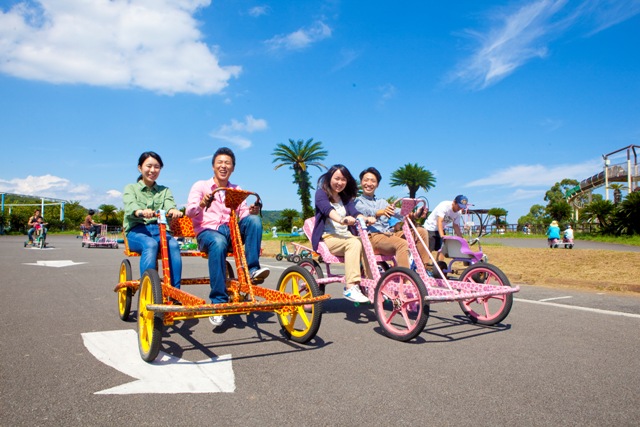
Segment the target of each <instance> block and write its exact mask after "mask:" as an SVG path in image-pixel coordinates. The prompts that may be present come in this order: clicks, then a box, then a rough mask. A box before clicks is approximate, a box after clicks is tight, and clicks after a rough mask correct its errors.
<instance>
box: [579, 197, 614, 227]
mask: <svg viewBox="0 0 640 427" xmlns="http://www.w3.org/2000/svg"><path fill="white" fill-rule="evenodd" d="M614 210H615V206H614V204H613V203H611V201H610V200H594V201H593V202H591V203H589V204H588V205H587V206H585V207H584V210H583V211H582V217H583V218H584V219H586V220H587V221H591V222H595V221H597V222H598V223H599V224H600V228H601V229H602V230H603V231H608V230H609V228H610V225H611V216H612V214H613V212H614Z"/></svg>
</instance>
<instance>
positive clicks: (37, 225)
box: [27, 209, 47, 245]
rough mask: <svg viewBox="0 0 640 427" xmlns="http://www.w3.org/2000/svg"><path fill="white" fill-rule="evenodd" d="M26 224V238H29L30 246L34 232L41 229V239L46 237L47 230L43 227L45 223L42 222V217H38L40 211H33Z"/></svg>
mask: <svg viewBox="0 0 640 427" xmlns="http://www.w3.org/2000/svg"><path fill="white" fill-rule="evenodd" d="M27 224H28V225H29V231H27V237H28V238H29V244H30V245H32V244H33V233H34V232H35V231H36V230H39V229H42V236H43V237H46V236H47V228H46V227H45V225H47V223H46V222H44V218H42V215H40V209H36V210H35V211H33V215H32V216H31V217H30V218H29V221H27Z"/></svg>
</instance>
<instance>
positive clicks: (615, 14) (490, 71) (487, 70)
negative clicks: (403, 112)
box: [452, 0, 640, 89]
mask: <svg viewBox="0 0 640 427" xmlns="http://www.w3.org/2000/svg"><path fill="white" fill-rule="evenodd" d="M638 13H640V2H639V1H638V0H621V1H617V2H615V4H612V2H610V1H605V0H588V1H584V2H568V1H567V0H537V1H534V2H532V3H527V4H525V5H524V6H521V7H519V8H518V9H517V10H515V11H513V12H511V13H503V12H499V13H498V14H497V15H496V16H494V17H490V18H489V20H492V21H494V22H497V23H496V25H494V26H493V27H491V28H490V29H489V30H487V31H486V32H485V33H480V32H478V31H468V32H467V34H468V35H470V36H471V37H472V38H473V39H475V40H476V41H477V43H478V47H477V49H475V51H474V52H473V54H472V55H471V56H470V57H468V58H466V59H464V60H463V61H462V62H461V63H460V65H459V66H458V67H457V69H456V71H455V72H454V73H453V76H452V79H459V80H461V81H463V82H465V83H468V84H469V85H471V86H472V87H474V88H476V89H484V88H486V87H488V86H491V85H493V84H495V83H497V82H499V81H500V80H502V79H504V78H505V77H507V76H509V75H510V74H512V73H513V72H515V71H516V70H517V69H518V68H520V67H521V66H523V65H524V64H526V63H528V62H529V61H531V60H533V59H536V58H545V57H546V56H547V55H548V52H549V46H548V45H549V44H550V43H551V42H552V41H553V40H555V39H557V38H558V37H560V36H562V35H563V34H564V33H565V32H566V31H567V30H568V29H570V28H572V27H575V26H581V27H587V28H586V33H587V34H588V35H593V34H595V33H597V32H599V31H602V30H604V29H606V28H608V27H610V26H612V25H615V24H618V23H620V22H622V21H625V20H627V19H629V18H631V17H632V16H634V15H636V14H638Z"/></svg>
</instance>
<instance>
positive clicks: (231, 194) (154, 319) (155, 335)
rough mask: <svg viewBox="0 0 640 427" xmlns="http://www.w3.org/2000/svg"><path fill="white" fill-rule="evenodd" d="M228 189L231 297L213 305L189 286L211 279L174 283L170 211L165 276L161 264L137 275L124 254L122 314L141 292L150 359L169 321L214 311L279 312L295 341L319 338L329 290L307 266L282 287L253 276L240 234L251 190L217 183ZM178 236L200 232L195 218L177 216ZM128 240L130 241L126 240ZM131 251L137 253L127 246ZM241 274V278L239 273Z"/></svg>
mask: <svg viewBox="0 0 640 427" xmlns="http://www.w3.org/2000/svg"><path fill="white" fill-rule="evenodd" d="M219 191H224V192H225V193H226V194H225V204H226V206H227V207H228V208H230V209H231V218H230V222H229V229H230V231H231V241H232V248H233V253H232V256H233V258H234V260H235V267H236V268H235V273H234V270H233V268H232V267H231V265H230V263H229V262H227V264H228V265H227V293H228V294H229V302H227V303H218V304H210V303H207V301H205V300H204V299H202V298H199V297H197V296H194V295H192V294H190V293H188V292H186V291H184V290H183V289H184V288H185V287H188V286H190V285H208V284H209V278H208V277H203V278H191V279H189V278H182V280H181V286H182V288H181V289H176V288H174V287H172V286H171V279H170V277H171V274H170V265H169V261H168V259H169V256H168V245H167V234H166V233H167V219H166V217H165V213H164V212H158V224H159V228H160V250H159V254H158V257H159V259H160V260H161V269H160V272H161V273H162V278H161V277H160V274H159V271H158V270H157V269H148V270H146V271H145V272H143V274H142V278H141V279H140V280H134V279H132V276H131V263H130V262H129V259H124V260H123V261H122V263H121V264H120V272H119V283H118V284H117V285H116V287H115V289H114V291H115V292H116V293H117V294H118V311H119V315H120V318H121V319H123V320H126V319H128V318H129V315H130V311H131V301H132V298H133V295H134V294H135V293H136V292H139V297H138V347H139V350H140V356H141V357H142V359H143V360H145V361H147V362H152V361H154V360H155V359H156V358H157V356H158V353H159V351H160V344H161V340H162V334H163V329H164V326H168V325H172V324H173V323H174V322H176V321H179V320H187V319H198V318H207V317H210V316H213V315H231V314H249V313H253V312H265V311H267V312H274V313H276V314H277V315H278V321H279V322H280V325H281V326H282V330H283V333H284V335H285V336H286V337H287V338H288V339H290V340H292V341H295V342H298V343H306V342H308V341H310V340H311V339H313V338H314V337H315V335H316V333H317V332H318V329H319V328H320V322H321V320H322V302H323V301H325V300H327V299H329V298H330V296H329V295H322V294H321V293H320V290H319V288H318V286H317V284H316V282H315V281H314V280H313V277H312V276H311V275H310V274H309V273H308V272H307V270H305V269H304V268H302V267H299V266H297V265H292V266H291V267H289V268H287V269H286V270H285V271H284V272H283V273H282V275H281V276H280V279H279V281H278V286H277V290H273V289H268V288H265V287H262V286H259V284H258V282H255V281H254V282H252V281H251V280H250V275H249V269H248V265H247V261H246V258H245V253H244V246H243V244H242V240H241V236H240V228H239V225H238V217H237V215H236V209H237V208H238V207H239V206H240V204H241V203H242V202H243V201H244V200H245V199H246V198H247V197H248V196H250V195H253V196H255V197H256V198H257V199H258V201H259V200H260V199H259V196H258V195H257V194H256V193H252V192H249V191H244V190H239V189H232V188H217V189H216V190H214V192H213V193H214V194H215V193H217V192H219ZM171 229H172V231H173V233H174V234H173V235H174V237H176V238H177V237H194V236H193V225H192V224H191V220H190V219H189V218H179V219H174V220H173V221H172V223H171ZM185 230H187V231H185ZM125 243H126V240H125ZM125 254H126V255H128V256H136V255H138V256H139V254H135V253H132V252H129V251H128V248H127V250H125ZM183 256H202V257H206V254H204V253H201V252H197V251H186V252H184V253H183ZM236 274H237V278H236Z"/></svg>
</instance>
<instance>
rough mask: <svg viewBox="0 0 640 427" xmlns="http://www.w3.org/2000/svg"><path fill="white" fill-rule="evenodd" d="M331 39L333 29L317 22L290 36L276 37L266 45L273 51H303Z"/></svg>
mask: <svg viewBox="0 0 640 427" xmlns="http://www.w3.org/2000/svg"><path fill="white" fill-rule="evenodd" d="M329 37H331V28H330V27H329V26H328V25H327V24H325V23H324V22H321V21H316V22H315V23H314V24H313V25H311V26H310V27H308V28H300V29H299V30H297V31H294V32H293V33H290V34H285V35H278V36H275V37H273V38H271V39H269V40H267V41H266V42H265V43H266V44H267V46H269V48H270V49H272V50H280V49H285V50H302V49H305V48H307V47H309V46H310V45H311V44H313V43H316V42H319V41H321V40H324V39H326V38H329Z"/></svg>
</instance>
